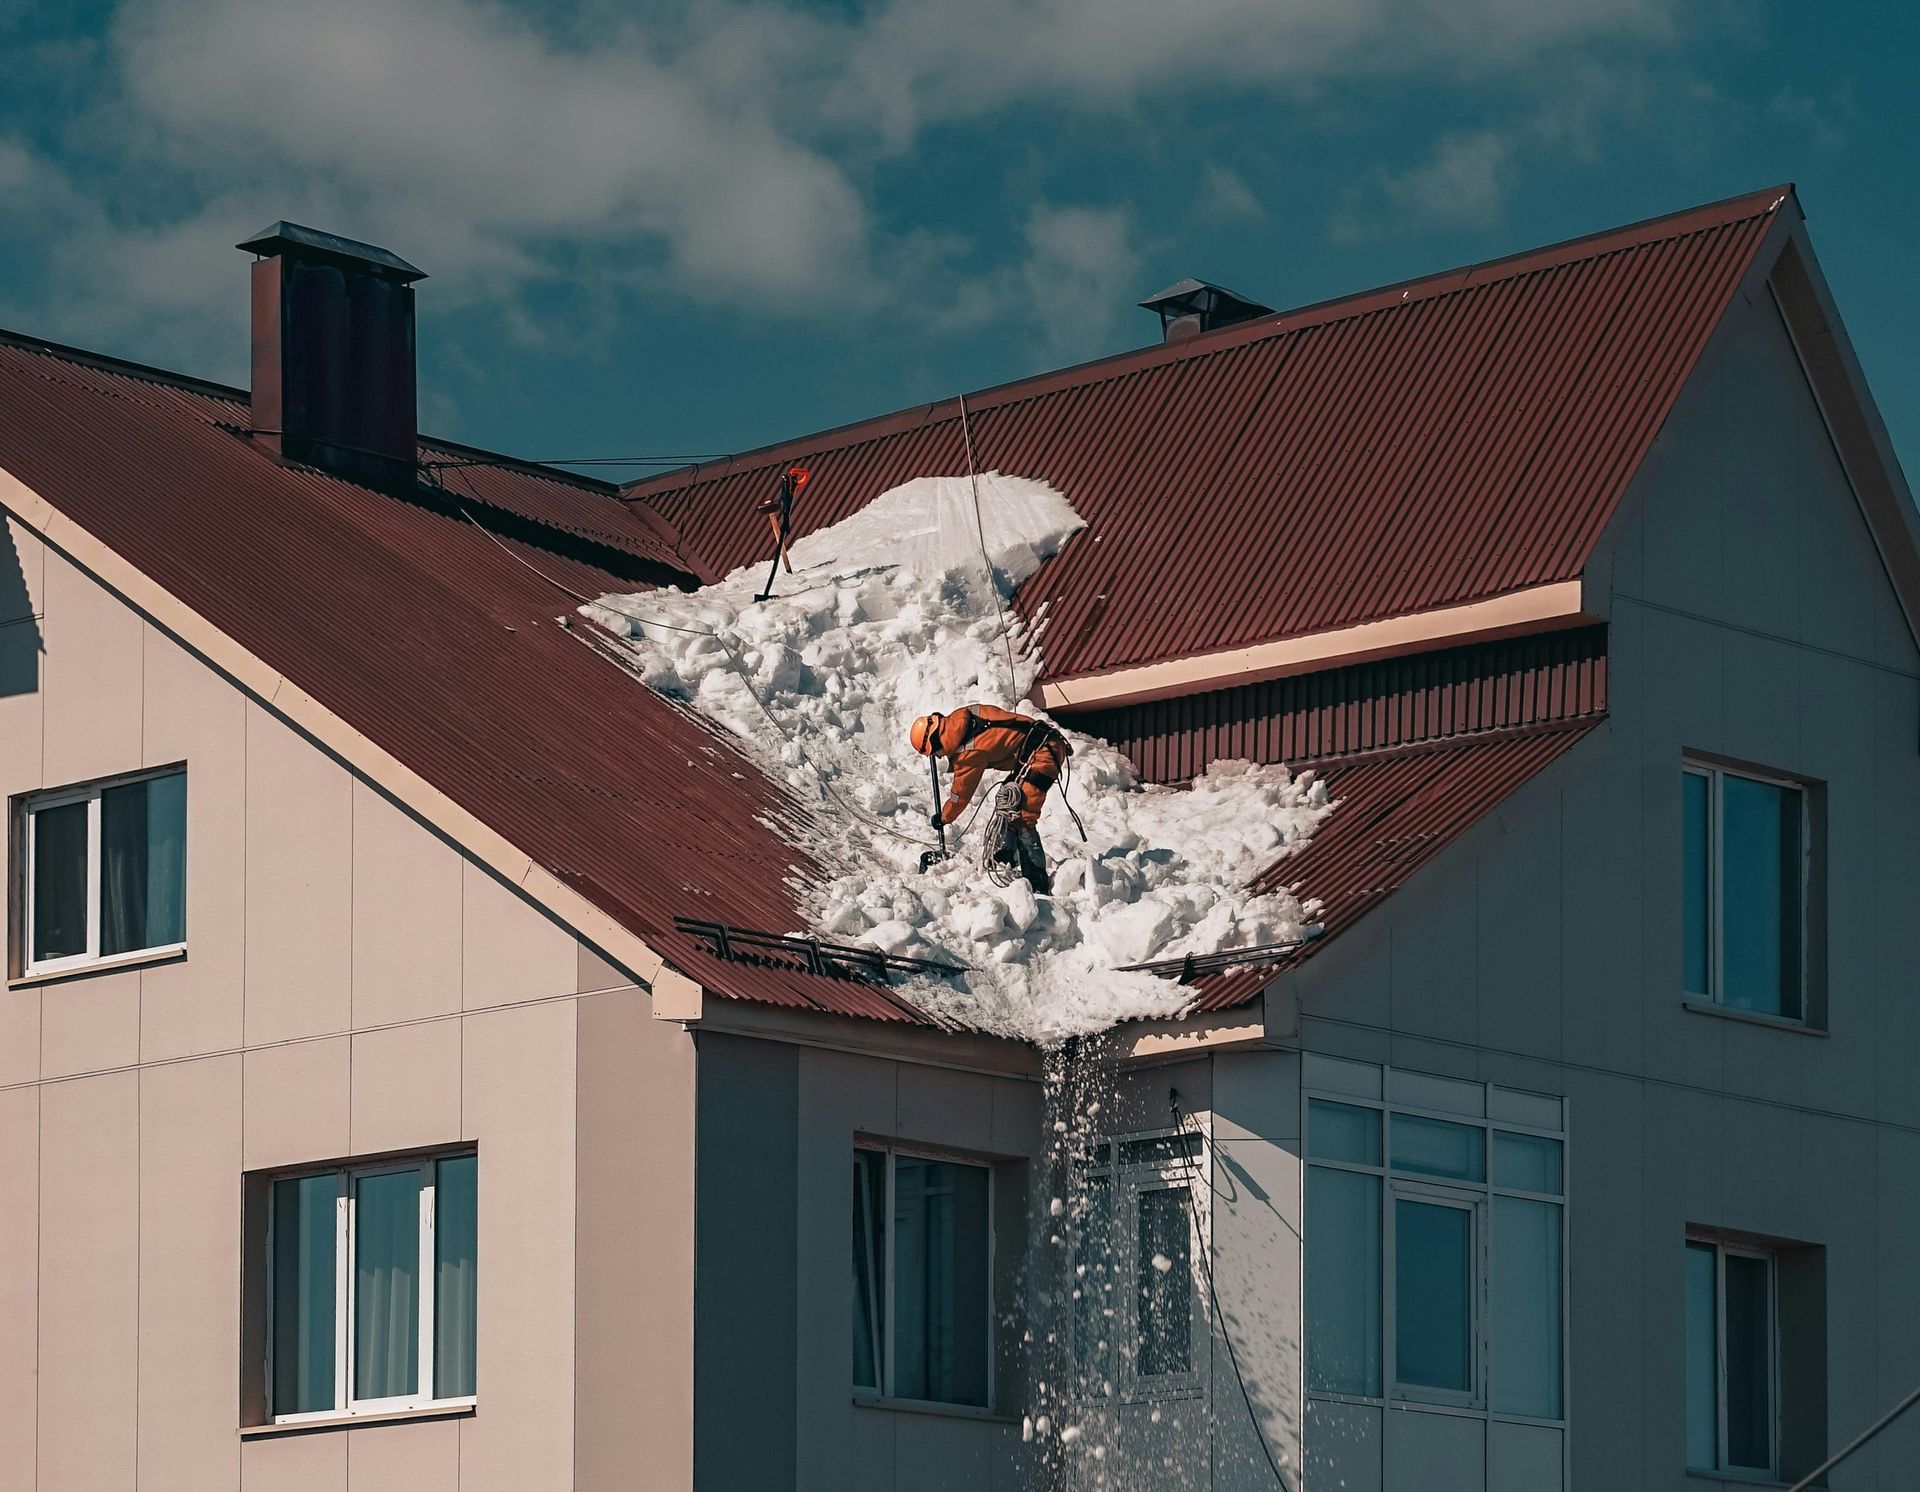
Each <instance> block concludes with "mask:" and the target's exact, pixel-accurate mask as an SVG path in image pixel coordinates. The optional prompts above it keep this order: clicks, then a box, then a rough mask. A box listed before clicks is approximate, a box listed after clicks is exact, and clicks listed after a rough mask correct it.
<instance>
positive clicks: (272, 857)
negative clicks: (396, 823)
mask: <svg viewBox="0 0 1920 1492" xmlns="http://www.w3.org/2000/svg"><path fill="white" fill-rule="evenodd" d="M352 887H353V779H352V778H351V777H349V776H348V774H347V771H346V769H345V768H344V767H342V766H340V765H339V764H337V763H336V762H335V761H334V760H333V759H332V758H331V757H329V756H327V755H326V754H325V753H324V752H322V751H321V750H320V749H319V748H318V747H316V746H314V745H312V744H311V743H310V742H309V741H307V740H306V738H305V737H303V736H299V735H296V734H295V733H294V731H293V730H292V729H291V728H289V727H288V726H286V725H283V724H282V723H281V722H280V721H279V720H277V719H275V718H274V717H273V716H272V715H270V714H268V713H267V712H266V711H265V710H263V709H261V708H260V707H259V706H258V705H253V704H249V705H248V706H247V919H246V920H247V1041H248V1042H249V1043H250V1044H258V1043H260V1042H267V1041H284V1040H286V1039H288V1038H289V1037H295V1036H317V1035H321V1034H323V1033H326V1032H329V1031H342V1030H345V1029H346V1027H347V1024H348V1012H349V1001H348V985H349V980H350V970H351V968H352V947H351V941H350V940H351V938H352V932H353V928H352V921H353V919H352Z"/></svg>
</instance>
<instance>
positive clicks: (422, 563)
mask: <svg viewBox="0 0 1920 1492" xmlns="http://www.w3.org/2000/svg"><path fill="white" fill-rule="evenodd" d="M246 424H247V409H246V401H245V398H244V396H243V395H240V394H238V393H237V392H235V391H232V390H223V389H220V388H218V387H216V386H213V385H206V384H198V383H193V382H189V381H186V380H174V379H169V378H165V377H160V376H153V375H151V374H149V373H146V372H142V371H137V370H133V369H130V368H126V367H118V368H116V367H115V366H114V365H112V364H110V363H108V362H106V361H105V360H102V359H96V358H91V357H86V356H76V355H73V354H70V353H68V352H66V351H64V350H58V349H48V348H46V347H45V346H44V345H42V344H35V343H31V342H27V341H24V340H22V339H17V338H6V337H0V467H4V468H5V469H6V470H8V471H10V472H12V473H13V474H14V475H15V476H17V477H18V478H19V479H20V480H21V481H22V482H24V483H26V484H27V486H29V487H31V488H32V489H33V490H34V491H36V492H38V493H39V494H41V495H42V496H43V497H45V498H46V499H47V500H48V501H49V502H51V503H53V504H54V505H55V506H56V507H57V508H58V509H60V511H61V512H63V513H64V514H66V515H67V516H68V517H70V518H72V519H73V520H74V521H75V522H76V523H78V524H79V525H80V526H81V527H83V528H85V529H87V530H88V531H89V532H91V533H92V534H94V535H95V536H96V537H98V538H99V539H101V540H103V541H104V542H105V543H106V544H107V545H108V546H110V547H111V548H112V549H114V550H115V551H116V552H117V553H119V554H120V555H121V556H123V557H124V558H126V559H127V560H129V561H131V562H132V563H133V564H135V565H136V566H138V567H139V568H140V569H141V570H143V571H144V572H145V573H147V574H148V575H150V576H151V577H152V578H153V579H154V580H156V581H157V582H158V583H159V584H160V585H162V586H163V587H165V588H166V589H167V590H168V591H169V592H170V593H171V594H173V595H174V596H176V597H178V598H179V599H180V600H181V601H183V602H184V603H186V604H187V605H188V606H190V607H191V608H193V610H194V611H196V612H198V613H199V614H200V615H201V616H203V617H205V618H206V619H207V620H208V621H209V622H211V623H212V624H213V625H214V626H216V627H218V628H219V629H220V630H221V631H222V632H224V633H226V634H227V635H228V636H230V637H232V638H234V639H235V640H236V641H238V642H239V643H240V644H241V645H242V646H244V647H246V648H247V649H248V650H249V651H251V652H252V653H254V654H255V655H256V656H258V657H260V658H262V659H263V660H265V661H266V662H267V663H268V664H269V665H270V666H272V667H273V668H275V669H277V670H279V671H280V672H282V673H284V674H285V675H286V676H287V677H288V678H289V679H292V680H293V681H295V682H296V683H297V684H298V685H299V686H300V687H301V688H302V689H304V690H305V691H306V692H307V693H309V694H311V695H312V696H314V698H316V699H318V700H319V701H320V702H321V703H322V704H323V705H325V706H326V707H327V708H329V709H331V710H332V711H334V712H335V713H336V714H337V715H339V716H340V717H341V718H342V719H343V720H345V721H346V722H347V723H348V724H349V725H351V726H353V727H354V728H355V729H357V730H359V731H360V732H362V733H363V734H365V735H366V736H368V737H370V738H371V739H372V740H374V741H375V742H377V743H378V744H379V745H380V746H382V747H383V748H385V749H386V750H387V751H389V752H391V753H392V754H393V755H394V756H396V757H397V758H399V760H400V761H402V762H403V763H405V764H406V765H407V766H408V767H410V768H412V769H413V770H414V771H416V772H418V773H420V774H421V776H423V777H425V778H426V779H427V780H428V781H430V782H432V783H433V784H435V785H436V786H437V787H438V788H440V790H441V791H443V792H445V793H446V794H447V795H448V796H449V797H451V798H452V799H453V800H454V801H455V802H457V803H458V804H459V805H460V806H461V807H462V808H464V809H466V810H467V811H469V812H470V813H473V814H474V815H475V816H476V817H478V818H479V819H480V820H481V821H482V822H484V823H486V824H488V825H490V826H491V827H493V828H494V829H496V830H497V831H499V832H500V833H501V834H502V835H504V836H505V837H506V838H507V839H508V840H509V841H510V842H511V843H513V844H514V845H516V846H517V847H519V848H520V849H522V850H524V851H526V852H527V853H528V854H529V855H531V856H532V857H533V858H534V859H535V860H536V861H537V862H538V863H539V864H541V865H542V866H544V867H545V868H547V869H548V870H550V871H552V872H553V873H554V874H556V875H557V876H559V877H560V878H561V879H562V880H564V881H566V882H568V883H569V884H571V885H572V886H574V887H575V888H576V889H578V890H579V891H580V893H581V894H582V895H583V896H585V897H586V898H587V899H588V900H589V901H590V902H592V903H593V904H594V905H596V906H598V907H599V908H601V909H602V910H603V911H605V912H607V913H608V914H609V915H611V916H613V917H614V918H615V919H617V920H618V921H619V922H621V923H622V924H624V925H625V926H627V927H629V928H631V929H632V930H633V931H634V932H636V933H637V934H639V935H640V936H641V937H643V938H644V939H645V940H646V941H647V942H648V943H649V944H650V945H651V946H652V947H653V948H654V949H655V950H657V951H658V952H659V953H660V954H661V955H662V956H663V957H665V958H666V959H667V960H668V961H669V962H671V963H672V964H673V965H674V966H675V967H676V968H679V969H681V970H682V971H684V972H685V973H687V974H688V975H689V976H690V977H692V978H693V979H695V980H697V981H699V982H700V983H701V984H702V985H704V986H705V987H707V988H708V989H710V990H712V991H713V992H715V993H716V994H724V995H731V996H738V997H743V998H749V999H754V1000H760V1001H765V1002H768V1003H771V1004H776V1005H786V1006H793V1007H802V1008H811V1009H817V1010H827V1011H833V1012H837V1013H841V1014H848V1015H861V1016H868V1017H873V1018H876V1019H883V1020H915V1019H919V1017H918V1015H917V1014H916V1013H915V1012H913V1011H912V1010H911V1009H910V1008H909V1007H907V1006H905V1005H904V1004H902V1003H901V1002H900V1001H899V1000H898V999H896V998H895V997H893V996H892V995H891V994H889V993H888V992H887V991H885V990H883V989H878V988H876V987H873V986H870V985H865V984H860V983H855V982H852V981H848V980H836V979H830V978H825V977H821V976H814V975H807V974H804V973H795V972H792V971H788V970H783V969H778V968H762V967H756V966H752V965H742V964H727V963H722V962H720V961H719V960H717V959H715V958H714V957H712V956H711V955H710V954H709V953H708V952H707V951H706V950H705V948H704V946H703V945H702V944H701V942H700V941H699V940H698V939H697V938H694V937H691V936H688V935H686V934H683V933H680V932H678V931H677V930H676V929H675V928H674V926H673V919H674V917H675V916H678V915H694V916H708V917H716V918H721V919H724V920H726V921H730V922H736V923H740V924H743V925H746V926H751V927H761V928H768V929H776V930H782V931H787V930H792V931H799V930H800V929H801V928H802V927H803V926H804V920H803V918H802V917H801V915H800V912H799V909H798V908H797V906H796V905H795V902H794V893H793V889H792V886H791V885H790V884H789V878H790V877H799V878H806V877H808V876H810V875H813V874H816V873H817V870H816V867H814V866H812V865H810V864H809V863H808V862H807V861H806V860H805V858H804V857H803V856H802V855H800V854H799V853H798V852H797V851H795V850H794V849H793V848H792V847H791V846H790V845H788V844H786V843H785V842H783V841H782V840H781V839H780V838H779V837H778V836H777V835H776V834H775V833H774V832H773V831H772V830H771V829H769V828H768V827H767V826H766V824H765V822H764V820H766V819H769V818H772V819H783V818H785V819H791V818H792V817H793V815H794V814H795V813H796V812H797V811H798V810H797V809H796V806H795V805H794V803H793V802H792V801H791V800H790V799H789V798H788V797H787V796H786V795H785V793H784V792H783V791H782V790H781V789H780V788H778V787H777V786H776V785H774V784H773V783H771V782H769V781H768V780H767V779H766V778H764V777H763V776H761V774H760V773H759V772H758V771H757V770H756V769H755V768H754V767H753V766H752V765H751V764H750V763H749V762H748V761H747V760H746V759H745V758H744V757H742V756H741V755H740V754H739V753H738V752H737V751H736V750H735V749H734V747H733V746H732V744H731V743H730V742H729V741H728V740H727V739H726V738H725V737H723V736H721V735H720V734H718V733H717V732H715V731H714V730H713V729H711V728H710V727H708V726H707V725H706V723H705V722H703V721H702V720H701V719H700V718H699V717H697V716H695V715H693V714H691V713H689V712H687V711H683V710H681V709H679V708H677V707H676V706H674V705H672V704H671V703H669V702H668V701H667V700H665V699H664V698H662V697H661V696H659V695H657V694H655V693H653V692H652V691H651V690H648V689H646V688H643V687H641V686H639V685H638V684H637V683H636V682H635V681H634V679H633V678H632V676H631V675H630V674H627V673H625V672H623V671H621V670H619V669H617V668H616V667H615V665H613V664H611V663H609V662H608V661H607V660H606V659H605V658H602V657H600V656H598V655H597V654H595V653H594V652H593V651H592V650H591V649H590V648H588V647H585V646H583V645H582V644H581V642H580V641H579V640H578V639H577V638H576V637H575V636H573V635H572V634H570V633H569V632H567V631H565V630H563V629H561V628H560V627H558V626H556V625H555V624H554V618H555V617H556V616H557V615H559V614H561V613H563V612H567V611H570V610H571V608H572V605H573V603H572V601H571V600H570V599H569V598H568V597H567V596H565V595H563V594H561V593H560V592H559V591H557V590H555V589H554V587H553V586H552V585H551V584H549V583H548V581H546V580H544V579H542V578H541V576H540V575H537V574H535V573H534V570H533V569H531V568H529V566H533V567H537V569H538V570H539V571H540V572H541V573H542V574H544V575H547V576H551V577H553V578H554V579H555V580H557V581H559V582H561V583H562V584H565V585H567V586H570V587H572V588H573V589H576V590H579V591H581V592H583V593H584V594H587V595H598V594H601V593H603V592H605V591H608V590H632V589H636V588H640V587H644V586H647V585H653V584H672V583H684V582H685V581H686V580H687V577H686V576H685V574H684V573H683V572H682V571H680V570H679V569H677V568H675V567H674V566H673V564H672V559H671V553H672V551H671V546H670V545H669V544H667V543H665V542H664V541H663V538H662V534H663V530H662V529H660V528H658V527H656V526H654V525H651V524H648V523H645V522H643V521H640V520H639V519H637V518H636V517H635V516H634V515H631V514H629V513H628V512H627V511H626V510H625V509H624V507H623V506H622V505H621V504H620V503H619V502H617V501H616V500H615V499H614V498H613V497H612V496H610V495H609V493H608V491H607V489H605V488H603V487H600V486H599V484H596V483H589V482H584V481H574V480H571V479H569V478H568V477H567V476H566V475H565V474H564V473H556V472H536V471H529V470H527V469H525V468H521V467H517V466H514V465H512V464H510V463H504V462H503V463H502V464H500V465H497V466H490V467H467V468H460V469H458V470H456V471H454V472H452V473H450V479H449V480H448V484H447V485H448V487H449V489H450V491H451V492H452V493H453V494H454V496H455V497H456V498H457V499H458V502H459V505H460V508H462V509H464V510H465V512H467V513H470V514H471V515H473V517H474V518H475V519H477V520H478V522H479V523H483V524H485V525H486V527H485V529H482V528H481V527H478V526H476V524H475V523H471V522H468V521H467V520H466V518H464V517H462V516H461V513H460V512H459V511H456V510H455V509H454V507H453V506H452V504H451V503H450V502H447V501H442V500H439V499H437V498H436V496H435V494H433V493H432V492H431V491H424V492H422V493H421V494H420V496H419V498H418V499H417V500H408V499H402V498H398V497H394V496H389V495H386V494H382V493H378V492H373V491H369V490H368V489H366V488H362V487H357V486H354V485H352V484H350V483H347V482H344V481H339V480H337V479H335V478H332V477H329V476H326V475H324V474H322V473H320V472H317V471H312V470H307V469H302V468H292V467H285V466H281V465H279V464H278V463H276V462H275V461H274V460H273V459H272V458H271V457H269V456H268V455H267V454H265V453H264V452H262V451H260V450H258V449H256V448H255V447H254V446H253V445H252V443H251V442H250V440H249V439H248V437H247V435H246V434H245V427H246ZM457 454H459V455H461V456H462V457H464V456H466V455H468V454H470V453H457ZM547 514H551V515H552V521H548V519H547V518H546V517H545V516H543V515H547ZM529 515H530V516H529ZM496 541H497V542H496Z"/></svg>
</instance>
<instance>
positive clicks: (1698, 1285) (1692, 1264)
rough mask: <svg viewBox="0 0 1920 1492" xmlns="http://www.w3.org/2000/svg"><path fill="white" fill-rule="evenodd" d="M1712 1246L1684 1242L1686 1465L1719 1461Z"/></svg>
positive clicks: (1705, 1467)
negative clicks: (1685, 1293) (1685, 1249)
mask: <svg viewBox="0 0 1920 1492" xmlns="http://www.w3.org/2000/svg"><path fill="white" fill-rule="evenodd" d="M1713 1275H1714V1257H1713V1246H1712V1245H1711V1244H1706V1243H1690V1244H1688V1245H1687V1465H1689V1466H1696V1467H1699V1468H1700V1469H1701V1470H1704V1471H1713V1470H1715V1469H1716V1468H1717V1467H1718V1466H1719V1464H1720V1386H1719V1383H1718V1363H1719V1357H1720V1348H1719V1345H1718V1335H1719V1334H1718V1330H1717V1328H1716V1325H1715V1315H1716V1313H1715V1309H1714V1278H1713Z"/></svg>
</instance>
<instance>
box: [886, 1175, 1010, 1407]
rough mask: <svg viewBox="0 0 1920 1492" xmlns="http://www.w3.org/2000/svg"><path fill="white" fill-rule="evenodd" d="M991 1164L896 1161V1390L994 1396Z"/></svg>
mask: <svg viewBox="0 0 1920 1492" xmlns="http://www.w3.org/2000/svg"><path fill="white" fill-rule="evenodd" d="M987 1180H988V1176H987V1171H986V1168H985V1167H983V1166H969V1165H959V1164H956V1163H954V1162H951V1161H937V1160H922V1159H920V1158H919V1157H917V1156H911V1155H897V1156H895V1157H894V1162H893V1195H894V1208H893V1238H894V1243H893V1247H894V1260H893V1320H894V1327H893V1332H894V1338H893V1392H894V1394H895V1395H896V1396H898V1397H900V1398H903V1399H930V1400H934V1401H937V1402H939V1403H943V1404H978V1405H981V1406H984V1405H985V1404H986V1402H987V1340H988V1321H987V1192H988V1186H987Z"/></svg>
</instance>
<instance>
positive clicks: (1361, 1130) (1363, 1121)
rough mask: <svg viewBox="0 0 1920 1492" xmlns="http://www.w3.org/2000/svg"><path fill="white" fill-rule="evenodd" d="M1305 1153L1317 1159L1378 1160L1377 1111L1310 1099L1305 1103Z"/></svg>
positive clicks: (1371, 1163) (1369, 1163) (1359, 1162)
mask: <svg viewBox="0 0 1920 1492" xmlns="http://www.w3.org/2000/svg"><path fill="white" fill-rule="evenodd" d="M1307 1153H1308V1154H1310V1155H1312V1156H1313V1157H1315V1158H1316V1159H1318V1160H1346V1161H1352V1162H1353V1163H1354V1164H1355V1165H1362V1166H1377V1165H1379V1164H1380V1111H1379V1110H1378V1109H1363V1108H1360V1107H1358V1106H1357V1105H1355V1104H1350V1103H1328V1102H1327V1101H1326V1100H1325V1099H1321V1098H1316V1099H1312V1100H1310V1101H1309V1102H1308V1104H1307Z"/></svg>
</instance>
